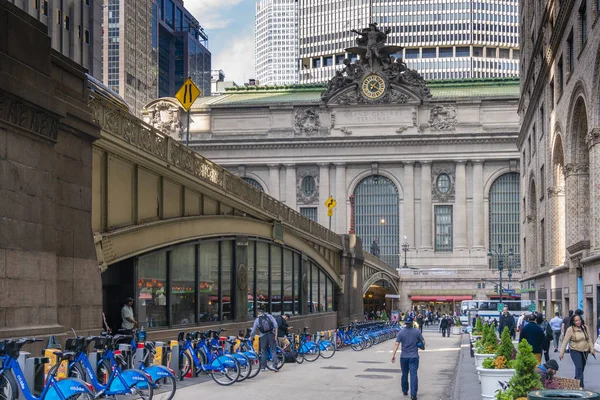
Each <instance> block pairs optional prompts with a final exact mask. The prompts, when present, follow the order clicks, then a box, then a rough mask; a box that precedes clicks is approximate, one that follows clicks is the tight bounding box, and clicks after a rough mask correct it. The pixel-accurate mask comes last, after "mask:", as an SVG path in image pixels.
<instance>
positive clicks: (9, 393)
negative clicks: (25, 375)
mask: <svg viewBox="0 0 600 400" xmlns="http://www.w3.org/2000/svg"><path fill="white" fill-rule="evenodd" d="M17 393H18V389H17V384H16V383H15V382H14V380H13V379H12V376H11V375H10V372H9V371H4V372H2V374H0V400H14V399H16V398H17Z"/></svg>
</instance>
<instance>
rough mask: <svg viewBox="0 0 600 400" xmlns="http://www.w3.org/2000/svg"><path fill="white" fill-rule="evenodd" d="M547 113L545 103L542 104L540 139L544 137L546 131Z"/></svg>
mask: <svg viewBox="0 0 600 400" xmlns="http://www.w3.org/2000/svg"><path fill="white" fill-rule="evenodd" d="M545 128H546V115H545V112H544V105H541V106H540V141H541V140H542V138H543V137H544V133H545V131H546V129H545Z"/></svg>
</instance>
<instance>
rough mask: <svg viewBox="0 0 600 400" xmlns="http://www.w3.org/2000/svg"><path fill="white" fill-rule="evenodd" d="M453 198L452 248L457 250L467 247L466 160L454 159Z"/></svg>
mask: <svg viewBox="0 0 600 400" xmlns="http://www.w3.org/2000/svg"><path fill="white" fill-rule="evenodd" d="M454 184H455V186H456V187H455V200H454V216H453V225H454V249H455V250H458V251H463V250H466V248H467V179H466V162H465V161H464V160H458V161H456V182H455V183H454Z"/></svg>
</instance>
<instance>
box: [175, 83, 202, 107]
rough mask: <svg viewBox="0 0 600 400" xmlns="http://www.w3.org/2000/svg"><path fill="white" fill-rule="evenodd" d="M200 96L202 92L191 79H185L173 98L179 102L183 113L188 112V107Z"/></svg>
mask: <svg viewBox="0 0 600 400" xmlns="http://www.w3.org/2000/svg"><path fill="white" fill-rule="evenodd" d="M201 94H202V91H201V90H200V89H198V86H196V84H195V83H194V81H192V78H187V79H186V80H185V82H183V85H181V87H180V88H179V90H178V91H177V93H176V94H175V98H176V99H177V100H179V102H180V103H181V106H182V107H183V109H184V110H185V111H190V107H192V104H194V101H196V99H197V98H198V96H200V95H201Z"/></svg>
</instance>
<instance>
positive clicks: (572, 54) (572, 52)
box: [567, 30, 575, 73]
mask: <svg viewBox="0 0 600 400" xmlns="http://www.w3.org/2000/svg"><path fill="white" fill-rule="evenodd" d="M567 55H568V57H569V59H568V62H569V73H571V72H573V65H574V64H575V50H574V47H573V30H571V34H570V35H569V37H568V38H567Z"/></svg>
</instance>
